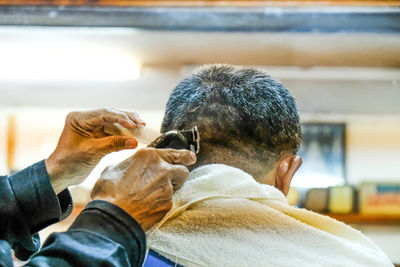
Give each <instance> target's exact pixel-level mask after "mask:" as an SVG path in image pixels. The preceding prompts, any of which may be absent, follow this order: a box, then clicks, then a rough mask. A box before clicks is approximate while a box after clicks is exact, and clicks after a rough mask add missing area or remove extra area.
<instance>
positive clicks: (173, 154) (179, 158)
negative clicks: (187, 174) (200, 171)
mask: <svg viewBox="0 0 400 267" xmlns="http://www.w3.org/2000/svg"><path fill="white" fill-rule="evenodd" d="M156 151H157V153H158V155H159V156H160V158H162V159H163V160H164V161H166V162H167V163H169V164H181V165H186V166H190V165H193V164H195V163H196V154H195V153H193V152H192V151H190V150H185V149H181V150H176V149H170V148H167V149H156Z"/></svg>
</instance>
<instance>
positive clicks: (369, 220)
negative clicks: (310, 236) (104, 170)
mask: <svg viewBox="0 0 400 267" xmlns="http://www.w3.org/2000/svg"><path fill="white" fill-rule="evenodd" d="M321 214H323V215H326V216H329V217H331V218H334V219H336V220H338V221H341V222H344V223H347V224H392V225H393V224H398V225H400V215H367V214H354V213H353V214H334V213H321Z"/></svg>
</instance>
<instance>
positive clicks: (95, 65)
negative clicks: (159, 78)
mask: <svg viewBox="0 0 400 267" xmlns="http://www.w3.org/2000/svg"><path fill="white" fill-rule="evenodd" d="M139 75H140V65H139V63H138V62H137V61H136V60H135V58H134V57H133V55H131V54H129V53H127V52H126V51H123V50H121V49H113V48H112V47H104V46H101V45H98V44H95V43H84V42H83V43H82V42H70V43H68V42H67V43H66V42H63V43H61V42H31V41H29V42H2V43H0V80H67V81H68V80H73V81H77V80H83V81H87V80H89V81H90V80H96V81H98V80H111V81H114V80H132V79H137V78H138V77H139Z"/></svg>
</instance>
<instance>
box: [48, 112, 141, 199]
mask: <svg viewBox="0 0 400 267" xmlns="http://www.w3.org/2000/svg"><path fill="white" fill-rule="evenodd" d="M113 123H119V124H120V125H121V126H123V127H125V128H129V129H133V128H135V127H136V126H137V125H136V124H142V125H144V124H145V123H144V122H143V121H141V120H140V119H139V117H138V115H137V114H136V113H134V112H127V111H121V110H118V109H114V108H110V109H99V110H92V111H86V112H71V113H69V114H68V116H67V118H66V121H65V126H64V130H63V132H62V134H61V137H60V140H59V141H58V144H57V147H56V149H55V151H54V152H53V153H52V154H51V155H50V157H49V158H48V159H47V160H46V169H47V172H48V173H49V177H50V183H51V185H52V186H53V189H54V191H55V192H56V193H59V192H61V191H62V190H64V189H65V188H67V187H68V186H71V185H76V184H79V183H81V182H83V180H85V178H86V177H87V176H88V175H89V173H90V172H91V171H92V170H93V168H94V167H95V166H96V165H97V163H98V162H99V161H100V159H101V158H102V157H104V156H105V155H106V154H108V153H111V152H114V151H119V150H122V149H133V148H136V147H137V144H138V143H137V140H136V139H134V138H132V137H126V136H109V135H108V134H107V133H105V132H104V127H105V126H108V127H112V125H113Z"/></svg>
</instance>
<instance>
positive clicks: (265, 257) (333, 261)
mask: <svg viewBox="0 0 400 267" xmlns="http://www.w3.org/2000/svg"><path fill="white" fill-rule="evenodd" d="M148 246H149V248H151V249H153V250H155V251H156V252H158V253H160V254H161V255H163V256H165V257H166V258H168V259H170V260H172V261H174V262H176V263H179V264H181V265H184V266H224V267H226V266H296V267H298V266H374V267H376V266H393V265H392V263H391V262H390V260H389V259H388V257H387V256H386V255H385V254H384V253H383V252H382V251H381V250H380V249H379V248H378V247H377V246H376V245H374V244H373V243H372V242H371V241H370V240H369V239H368V238H366V237H365V236H364V235H363V234H361V232H359V231H357V230H355V229H353V228H351V227H350V226H347V225H345V224H344V223H341V222H339V221H336V220H334V219H331V218H329V217H327V216H323V215H320V214H317V213H314V212H311V211H307V210H305V209H299V208H296V207H292V206H290V205H289V204H288V203H287V201H286V198H285V197H284V195H283V194H282V193H281V192H280V191H279V190H277V189H276V188H274V187H272V186H268V185H262V184H259V183H257V182H256V181H255V180H254V179H253V177H251V176H250V175H249V174H247V173H245V172H243V171H241V170H239V169H237V168H233V167H229V166H226V165H219V164H214V165H207V166H203V167H200V168H198V169H196V170H194V171H193V172H192V173H191V174H190V176H189V180H188V181H187V182H186V183H185V185H184V186H183V187H182V188H181V189H180V190H179V191H177V192H176V193H175V195H174V205H173V207H172V209H171V211H170V212H169V213H168V214H167V216H166V217H165V218H164V219H163V220H162V221H161V222H160V223H159V224H158V225H157V226H156V227H154V228H153V229H152V230H151V231H150V232H149V236H148Z"/></svg>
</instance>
